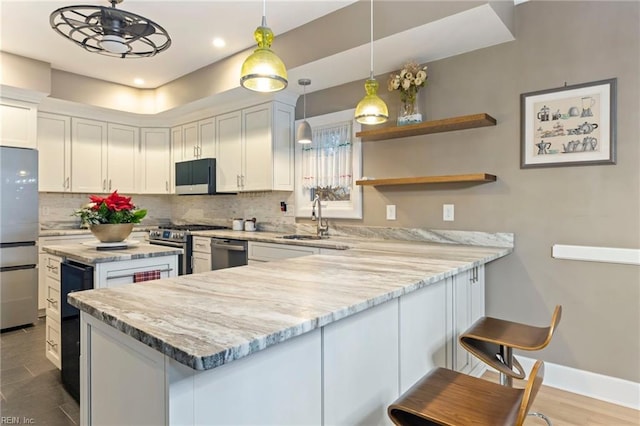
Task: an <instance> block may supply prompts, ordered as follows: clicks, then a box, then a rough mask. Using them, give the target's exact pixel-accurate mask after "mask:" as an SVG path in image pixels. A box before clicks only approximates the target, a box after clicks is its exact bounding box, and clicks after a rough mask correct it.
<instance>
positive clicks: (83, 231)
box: [38, 225, 158, 237]
mask: <svg viewBox="0 0 640 426" xmlns="http://www.w3.org/2000/svg"><path fill="white" fill-rule="evenodd" d="M152 229H158V226H157V225H138V226H134V227H133V232H148V231H150V230H152ZM69 235H91V231H89V230H88V229H87V228H50V229H40V232H38V236H40V237H64V236H69Z"/></svg>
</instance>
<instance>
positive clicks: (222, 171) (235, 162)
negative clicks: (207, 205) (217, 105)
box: [216, 111, 242, 192]
mask: <svg viewBox="0 0 640 426" xmlns="http://www.w3.org/2000/svg"><path fill="white" fill-rule="evenodd" d="M241 174H242V116H241V113H240V111H234V112H230V113H228V114H222V115H219V116H217V117H216V189H217V191H219V192H236V191H238V190H239V188H240V185H241V182H240V178H241Z"/></svg>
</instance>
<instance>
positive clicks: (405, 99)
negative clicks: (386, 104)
mask: <svg viewBox="0 0 640 426" xmlns="http://www.w3.org/2000/svg"><path fill="white" fill-rule="evenodd" d="M426 84H427V66H426V65H424V66H420V65H418V64H417V63H416V62H415V61H409V62H407V63H406V64H404V66H403V67H402V70H400V73H399V74H391V75H390V76H389V81H388V84H387V86H388V89H389V91H390V92H392V91H394V90H399V91H400V100H401V101H402V104H403V106H402V107H403V111H401V114H402V115H412V114H414V113H415V103H416V96H417V95H418V91H419V90H420V89H421V88H422V87H424V86H425V85H426Z"/></svg>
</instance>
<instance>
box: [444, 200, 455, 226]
mask: <svg viewBox="0 0 640 426" xmlns="http://www.w3.org/2000/svg"><path fill="white" fill-rule="evenodd" d="M453 213H454V209H453V204H443V205H442V220H444V221H445V222H453Z"/></svg>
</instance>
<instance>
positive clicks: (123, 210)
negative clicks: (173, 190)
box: [73, 190, 147, 226]
mask: <svg viewBox="0 0 640 426" xmlns="http://www.w3.org/2000/svg"><path fill="white" fill-rule="evenodd" d="M89 200H91V202H90V203H89V204H86V205H84V206H82V208H81V209H79V210H76V211H75V212H74V213H73V215H74V216H79V217H80V221H81V222H82V225H86V226H90V225H99V224H102V223H140V221H141V220H142V218H144V217H145V216H146V215H147V211H146V210H144V209H140V210H138V209H136V206H135V205H133V203H132V202H131V197H125V196H124V195H120V194H118V190H115V191H113V193H111V194H110V195H109V196H108V197H99V196H97V195H90V196H89Z"/></svg>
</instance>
